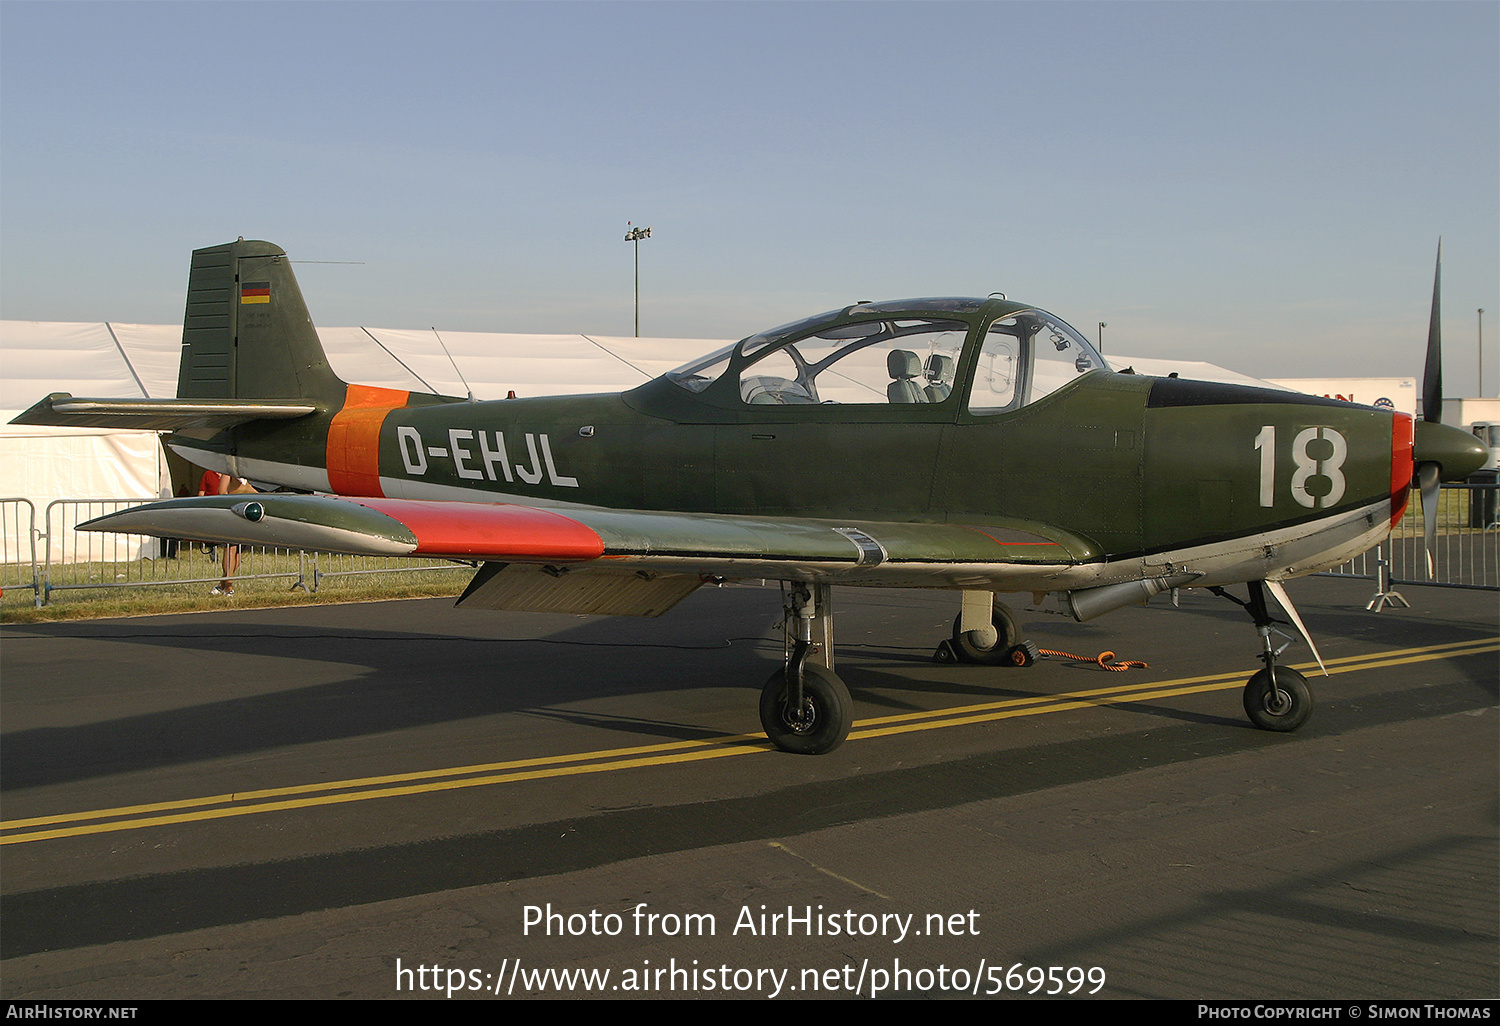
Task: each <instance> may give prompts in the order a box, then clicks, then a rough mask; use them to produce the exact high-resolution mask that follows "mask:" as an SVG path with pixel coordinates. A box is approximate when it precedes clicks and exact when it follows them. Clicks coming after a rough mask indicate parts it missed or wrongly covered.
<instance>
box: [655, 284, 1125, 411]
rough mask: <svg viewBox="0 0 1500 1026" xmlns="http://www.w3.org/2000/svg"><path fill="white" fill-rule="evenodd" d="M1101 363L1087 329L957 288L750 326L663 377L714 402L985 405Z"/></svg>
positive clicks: (1024, 399)
mask: <svg viewBox="0 0 1500 1026" xmlns="http://www.w3.org/2000/svg"><path fill="white" fill-rule="evenodd" d="M1101 369H1102V370H1108V369H1109V365H1108V364H1107V363H1106V362H1105V361H1104V358H1103V357H1101V356H1100V355H1099V353H1098V352H1097V351H1096V350H1095V349H1094V347H1093V346H1092V345H1090V344H1089V342H1088V340H1087V339H1085V338H1084V337H1083V336H1082V335H1081V334H1080V333H1079V332H1077V331H1076V330H1074V329H1073V328H1071V327H1069V326H1068V324H1067V323H1066V322H1064V321H1063V320H1062V319H1061V318H1059V317H1055V316H1053V315H1052V314H1049V313H1047V312H1046V311H1045V310H1038V309H1035V308H1033V307H1026V306H1023V305H1021V304H1017V303H1011V302H1009V301H1007V300H1003V299H974V298H964V297H955V298H942V299H908V300H898V301H895V302H887V303H860V304H856V305H855V306H850V307H845V308H843V309H839V310H830V311H829V312H827V313H823V314H818V315H817V316H815V317H808V318H805V319H803V320H800V321H794V322H792V323H791V324H784V325H781V326H780V327H777V328H772V329H770V330H769V331H764V332H761V333H760V334H757V335H752V336H750V337H749V338H747V339H744V340H743V341H741V342H738V343H736V344H735V345H732V346H727V347H725V348H723V349H721V350H719V351H718V352H715V353H710V354H708V355H707V356H704V357H701V358H699V359H697V360H694V361H692V362H691V363H687V364H685V365H683V366H682V367H679V368H677V369H676V370H674V371H671V372H669V373H668V374H667V375H666V378H667V380H668V381H671V382H672V383H673V384H675V385H677V386H678V387H680V388H683V389H686V390H687V391H688V392H692V393H696V394H702V395H704V397H705V399H710V398H712V399H714V400H717V402H716V405H719V404H743V405H746V406H812V405H821V404H841V405H866V406H868V405H890V404H908V405H933V404H938V403H950V402H955V403H956V402H962V403H963V405H964V408H965V409H967V410H968V412H970V413H974V414H980V415H988V414H996V413H1003V412H1005V411H1006V410H1011V409H1016V408H1018V407H1020V406H1024V405H1027V404H1028V403H1033V402H1036V401H1037V400H1038V399H1041V398H1042V397H1044V396H1046V395H1050V394H1051V393H1053V392H1055V391H1056V390H1057V389H1059V388H1061V387H1062V386H1063V385H1066V384H1067V383H1068V382H1070V381H1072V380H1073V379H1075V378H1077V377H1079V376H1080V375H1083V374H1086V373H1088V372H1089V371H1093V370H1101ZM955 395H957V396H958V398H955Z"/></svg>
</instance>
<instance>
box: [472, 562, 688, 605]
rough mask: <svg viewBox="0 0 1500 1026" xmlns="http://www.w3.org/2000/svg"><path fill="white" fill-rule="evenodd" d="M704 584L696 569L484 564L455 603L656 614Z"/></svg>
mask: <svg viewBox="0 0 1500 1026" xmlns="http://www.w3.org/2000/svg"><path fill="white" fill-rule="evenodd" d="M702 585H703V578H702V577H700V576H698V575H696V574H656V573H651V572H649V571H646V570H630V569H617V568H614V567H599V566H560V567H559V566H536V565H527V564H524V563H511V564H505V563H486V564H484V566H483V567H481V568H480V570H479V573H477V574H475V575H474V579H473V580H472V581H470V582H469V586H468V588H467V589H465V590H464V593H463V594H462V595H461V596H459V599H458V603H457V604H458V605H460V606H468V607H470V608H473V609H511V610H522V611H525V612H529V613H580V614H586V615H597V616H660V615H661V614H663V613H665V612H666V611H667V610H668V609H671V608H672V607H673V606H675V605H676V604H677V603H679V602H681V601H682V600H683V599H685V598H687V597H688V596H689V595H691V594H692V593H693V592H695V591H697V590H698V589H699V588H700V587H701V586H702Z"/></svg>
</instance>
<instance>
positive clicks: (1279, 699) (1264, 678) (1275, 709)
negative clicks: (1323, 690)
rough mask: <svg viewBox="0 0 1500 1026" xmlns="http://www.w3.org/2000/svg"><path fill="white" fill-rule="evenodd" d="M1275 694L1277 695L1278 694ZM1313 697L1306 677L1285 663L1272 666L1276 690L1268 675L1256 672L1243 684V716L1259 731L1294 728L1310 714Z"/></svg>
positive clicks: (1263, 671) (1302, 722)
mask: <svg viewBox="0 0 1500 1026" xmlns="http://www.w3.org/2000/svg"><path fill="white" fill-rule="evenodd" d="M1278 693H1279V694H1278ZM1312 711H1313V696H1312V691H1310V690H1309V689H1308V687H1307V678H1306V677H1304V676H1302V674H1300V673H1298V672H1297V671H1296V670H1293V669H1291V668H1290V667H1286V666H1278V667H1276V690H1275V691H1273V690H1272V689H1271V675H1270V673H1268V672H1267V671H1265V670H1260V671H1258V672H1257V673H1256V674H1255V676H1253V677H1251V678H1250V681H1249V683H1247V684H1246V685H1245V715H1246V716H1248V717H1250V722H1251V723H1253V724H1255V725H1256V726H1257V727H1259V728H1260V729H1261V730H1277V731H1282V732H1286V731H1290V730H1296V729H1297V728H1298V727H1300V726H1302V724H1304V723H1306V722H1307V718H1308V717H1309V716H1311V715H1312Z"/></svg>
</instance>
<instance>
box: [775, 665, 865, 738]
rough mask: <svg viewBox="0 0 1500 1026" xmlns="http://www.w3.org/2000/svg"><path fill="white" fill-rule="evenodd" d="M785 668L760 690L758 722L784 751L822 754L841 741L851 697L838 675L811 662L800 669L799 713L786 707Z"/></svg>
mask: <svg viewBox="0 0 1500 1026" xmlns="http://www.w3.org/2000/svg"><path fill="white" fill-rule="evenodd" d="M786 697H787V683H786V671H784V670H777V671H776V672H775V673H773V674H771V679H770V680H768V681H766V686H765V688H764V689H762V691H761V693H760V724H761V726H762V727H764V728H765V731H766V737H768V738H770V739H771V742H772V744H774V745H775V746H776V747H777V748H780V749H781V750H782V751H783V752H794V753H796V754H797V755H822V754H824V753H825V752H831V751H833V750H834V749H835V748H837V747H838V746H839V745H841V744H843V743H844V739H845V738H846V737H848V736H849V726H850V724H851V723H852V722H853V717H852V715H851V711H852V710H853V708H854V700H853V699H852V698H850V697H849V689H848V688H847V687H845V686H844V682H843V681H841V680H839V678H838V676H837V675H835V674H833V673H831V672H829V671H828V670H825V669H823V667H821V666H814V665H812V664H811V663H809V664H806V665H804V666H803V668H802V698H803V708H802V716H800V717H799V716H797V715H795V714H794V711H793V710H791V709H789V708H788V707H787V701H786Z"/></svg>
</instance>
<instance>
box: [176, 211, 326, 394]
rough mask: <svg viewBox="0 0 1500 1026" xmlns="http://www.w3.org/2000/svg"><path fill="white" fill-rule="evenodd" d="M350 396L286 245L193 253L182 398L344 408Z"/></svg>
mask: <svg viewBox="0 0 1500 1026" xmlns="http://www.w3.org/2000/svg"><path fill="white" fill-rule="evenodd" d="M344 394H345V385H344V382H342V381H341V380H339V378H338V377H337V376H336V375H335V374H334V373H333V371H332V370H331V369H330V368H329V366H328V358H327V357H326V356H325V355H324V353H323V345H322V343H321V342H320V341H319V340H318V332H317V330H316V329H315V328H314V327H313V323H312V318H311V317H309V316H308V313H307V304H306V303H305V302H303V299H302V290H301V289H300V288H298V287H297V278H296V276H295V275H294V274H293V273H292V268H291V262H290V261H289V260H287V256H286V252H285V251H284V250H282V249H281V247H279V246H274V245H272V244H271V243H269V242H247V241H245V240H244V239H240V240H239V241H237V242H231V243H229V244H227V245H223V246H211V247H209V248H207V249H198V250H194V251H193V265H192V270H191V271H190V272H189V275H188V293H187V310H186V312H185V313H184V315H183V321H182V363H181V365H180V366H179V368H178V372H177V397H178V398H179V399H304V400H312V401H313V402H315V403H317V404H318V405H320V406H324V407H332V408H335V409H337V408H338V407H339V406H340V405H342V404H343V402H344Z"/></svg>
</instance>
